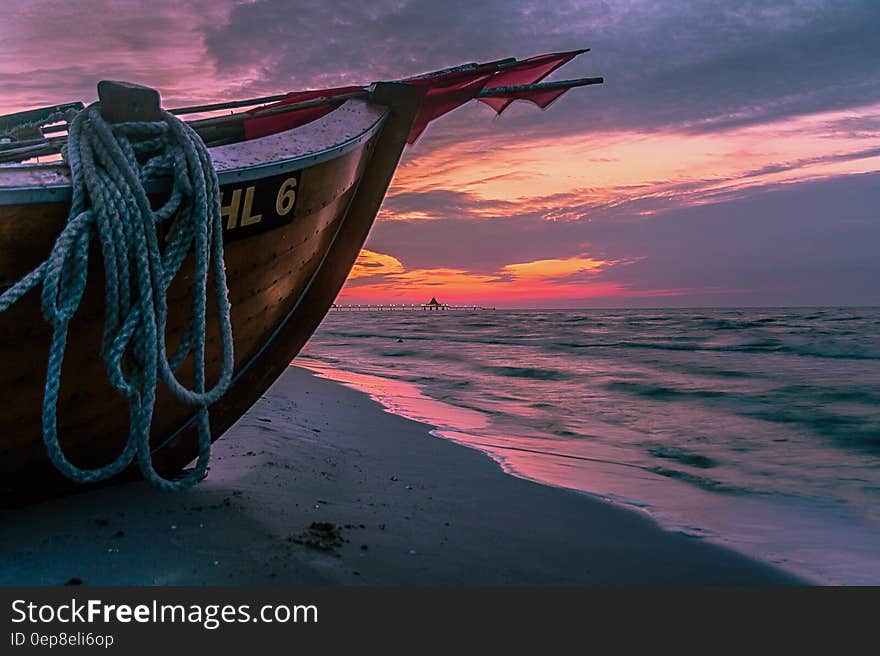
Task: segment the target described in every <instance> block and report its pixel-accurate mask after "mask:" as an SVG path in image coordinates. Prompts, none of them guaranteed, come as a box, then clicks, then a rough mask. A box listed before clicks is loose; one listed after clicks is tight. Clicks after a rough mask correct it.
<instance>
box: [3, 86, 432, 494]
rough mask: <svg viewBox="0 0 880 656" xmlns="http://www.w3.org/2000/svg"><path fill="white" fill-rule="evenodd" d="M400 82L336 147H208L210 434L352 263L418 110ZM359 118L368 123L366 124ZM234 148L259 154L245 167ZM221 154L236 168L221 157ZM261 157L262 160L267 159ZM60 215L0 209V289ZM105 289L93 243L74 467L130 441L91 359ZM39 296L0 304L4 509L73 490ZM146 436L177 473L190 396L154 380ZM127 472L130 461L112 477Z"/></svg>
mask: <svg viewBox="0 0 880 656" xmlns="http://www.w3.org/2000/svg"><path fill="white" fill-rule="evenodd" d="M404 87H405V85H393V84H391V85H381V86H380V87H379V88H377V89H376V91H375V93H374V96H373V98H372V108H371V110H372V114H370V113H369V112H367V113H365V112H364V111H361V114H363V116H361V120H362V122H364V121H365V123H364V125H361V126H360V128H363V129H361V130H360V131H358V130H354V132H355V134H354V135H352V134H350V132H352V130H351V126H348V132H345V130H342V132H343V133H344V134H342V135H341V137H340V138H339V139H338V141H340V143H337V144H336V145H334V147H333V148H324V149H322V150H321V149H319V150H315V151H311V152H309V151H308V149H307V147H308V144H306V145H305V146H303V145H302V144H300V146H299V147H300V149H301V150H302V149H303V148H304V147H305V148H306V150H307V154H306V155H304V156H300V157H297V158H294V159H290V160H288V161H286V162H285V160H284V158H283V157H282V158H280V159H278V158H276V160H271V159H269V160H266V159H260V158H261V157H264V156H265V153H263V155H261V154H260V152H259V151H260V150H261V148H262V149H263V150H267V149H268V150H269V151H272V149H273V147H275V146H273V144H275V145H277V142H278V140H277V139H276V140H274V141H270V142H267V144H256V147H254V146H255V145H254V144H251V147H250V148H249V149H247V150H244V149H243V148H240V149H239V150H238V151H235V150H234V149H233V151H231V153H230V152H227V153H218V158H217V160H219V161H220V165H219V166H218V170H219V167H220V166H227V168H226V169H225V170H224V171H223V172H222V173H221V174H220V182H221V206H222V208H223V219H224V224H225V234H224V242H225V244H224V250H225V256H224V257H225V262H226V271H227V282H228V287H229V298H230V303H231V315H232V326H233V335H234V346H235V349H234V350H235V376H234V380H233V384H232V385H231V387H230V389H229V391H228V392H227V393H226V394H225V395H224V396H223V398H221V399H220V400H219V401H218V402H217V403H216V404H215V405H213V406H212V407H211V428H212V435H213V437H214V438H216V437H218V436H219V435H221V434H222V433H223V432H224V431H225V430H226V429H227V428H228V427H229V426H231V425H232V423H234V422H235V421H236V420H237V419H238V418H239V417H240V416H241V415H242V414H243V413H244V412H245V411H246V410H247V409H248V408H249V407H250V406H251V405H252V404H253V403H254V402H255V401H256V400H257V399H258V398H259V397H260V396H261V395H262V394H263V393H264V392H265V390H266V389H267V388H268V387H269V386H270V385H271V384H272V382H274V381H275V380H276V379H277V377H278V376H279V375H280V374H281V373H282V372H283V371H284V369H285V368H286V367H287V366H288V365H289V363H290V361H291V360H292V359H293V358H294V356H295V355H296V354H297V353H298V352H299V350H300V349H301V348H302V346H303V345H304V344H305V342H306V341H307V340H308V338H309V337H310V336H311V334H312V333H313V332H314V330H315V329H316V328H317V326H318V324H319V323H320V321H321V319H322V318H323V317H324V315H325V314H326V312H327V310H328V309H329V307H330V305H331V304H332V302H333V300H334V298H335V296H336V294H337V293H338V291H339V289H340V287H341V286H342V284H343V282H344V281H345V278H346V277H347V275H348V273H349V271H350V270H351V267H352V265H353V263H354V260H355V258H356V256H357V253H358V251H359V250H360V248H361V246H362V245H363V242H364V240H365V239H366V236H367V234H368V232H369V229H370V226H371V224H372V222H373V219H374V218H375V215H376V212H377V211H378V209H379V205H380V204H381V201H382V198H383V197H384V194H385V190H386V189H387V187H388V184H389V183H390V180H391V176H392V175H393V172H394V169H395V168H396V165H397V162H398V161H399V157H400V153H401V151H402V148H403V144H404V141H405V137H406V133H407V131H408V129H409V125H411V123H412V118H413V116H414V113H415V111H416V109H417V106H418V98H416V97H415V96H414V94H413V93H412V92H410V91H409V90H408V87H407V88H404ZM376 108H378V110H377V109H376ZM361 110H363V108H361ZM343 114H344V113H343ZM370 116H372V119H370ZM331 120H332V119H331ZM336 120H339V119H336ZM370 120H373V122H372V123H371V124H369V125H367V123H369V121H370ZM317 127H320V126H317ZM313 130H314V129H313ZM305 132H306V136H305V137H303V138H306V140H307V141H308V135H309V134H310V133H309V132H308V131H305ZM315 138H317V137H315ZM323 138H325V139H326V135H324V136H323ZM324 145H326V144H324ZM318 146H320V144H318ZM243 153H244V154H246V155H247V154H249V155H250V156H252V158H254V159H255V161H256V162H257V164H253V162H252V163H250V164H249V163H248V162H247V158H246V157H242V156H241V155H242V154H243ZM230 159H231V160H233V164H235V163H242V162H243V163H244V165H242V166H237V167H236V166H229V160H230ZM217 160H215V161H217ZM224 160H225V164H224ZM267 161H269V162H272V164H271V166H268V165H265V164H266V162H267ZM58 193H62V192H58ZM67 212H68V204H67V203H66V202H64V201H56V202H48V203H33V202H31V203H23V204H6V205H3V206H0V290H2V289H3V288H4V287H5V286H7V285H9V284H11V283H12V282H14V281H16V280H18V279H19V278H20V277H21V276H22V275H24V274H25V273H27V272H28V271H29V270H31V269H32V268H33V267H34V266H36V265H38V264H39V263H40V262H41V261H42V260H43V259H44V258H45V257H46V254H47V253H48V252H49V249H50V248H51V245H52V243H53V242H54V238H55V236H56V235H57V234H58V231H59V230H60V228H61V226H63V224H64V221H65V220H66V218H67ZM95 248H97V247H95ZM189 271H190V267H189V264H188V263H187V264H185V265H184V268H183V269H182V270H181V273H180V274H179V275H178V278H177V279H176V280H175V282H174V283H173V284H172V286H171V288H170V289H169V292H168V301H169V318H168V326H169V327H168V336H169V340H168V341H169V345H170V346H169V347H170V348H173V345H175V344H176V342H177V339H178V338H179V335H180V334H181V333H182V330H183V327H184V322H185V321H186V319H187V317H188V314H189V302H188V299H189V295H190V294H189V292H190V280H191V275H190V273H189ZM103 293H104V291H103V271H102V266H101V258H100V254H99V253H98V252H97V250H95V251H94V252H93V255H92V257H90V269H89V284H88V287H87V291H86V294H85V296H84V298H83V301H82V304H81V306H80V309H79V311H78V313H77V316H76V318H75V319H74V321H73V322H72V323H71V326H70V336H69V341H68V348H67V352H66V355H65V362H64V369H63V372H62V384H61V393H60V397H59V403H58V418H59V420H58V421H59V425H58V433H59V439H60V441H61V445H62V447H63V449H64V451H65V453H66V454H67V455H68V457H69V458H70V460H71V461H72V462H74V463H75V464H76V465H78V466H80V467H96V466H100V465H103V464H105V463H107V462H109V461H111V460H112V459H113V458H115V457H116V456H117V455H118V453H119V452H120V451H121V449H122V448H123V445H124V443H125V441H126V440H127V439H128V425H129V418H128V404H127V401H126V400H125V399H124V398H123V397H121V396H120V395H119V394H118V393H117V392H115V391H114V390H113V389H112V387H111V386H110V384H109V382H108V381H107V375H106V372H105V369H104V363H103V360H102V358H101V356H100V348H101V344H100V342H101V334H102V328H103V305H104V300H103ZM39 300H40V299H39V292H38V291H32V292H30V293H29V294H28V295H27V296H25V297H24V298H23V299H21V300H20V301H19V302H18V303H17V304H16V305H14V306H13V307H11V308H10V309H9V310H7V311H6V312H5V313H0V362H2V363H3V367H2V368H0V390H2V392H3V402H2V404H0V425H2V426H3V427H4V431H3V435H2V436H0V480H2V490H0V503H5V504H6V505H14V504H17V503H20V502H21V501H22V500H27V499H31V498H37V497H44V496H47V495H52V494H57V493H61V492H64V491H68V490H71V489H73V488H74V487H75V484H73V483H72V482H70V481H67V480H66V479H64V478H63V477H62V476H61V475H60V474H59V473H58V472H57V471H56V470H55V469H54V468H53V466H52V465H51V463H50V462H49V460H48V457H47V455H46V449H45V446H44V444H43V441H42V432H41V412H42V396H43V386H44V381H45V377H46V362H47V357H48V346H49V342H50V328H49V326H48V325H47V324H46V323H45V322H44V321H43V319H42V317H41V312H40V302H39ZM208 316H209V324H208V330H207V338H208V346H207V348H208V357H207V361H208V371H209V382H210V381H211V380H213V379H216V375H217V373H218V372H219V368H220V359H221V352H220V344H219V335H218V332H217V327H216V322H215V321H212V320H211V319H213V317H214V316H216V315H215V314H214V307H213V305H212V304H211V302H209V308H208ZM188 365H189V363H188V362H185V363H184V364H183V365H182V367H181V373H182V375H181V379H182V380H189V379H190V378H189V376H188V372H187V367H188ZM151 444H152V447H153V456H154V463H155V465H156V468H157V470H158V471H159V472H160V473H161V474H163V475H165V476H173V475H174V474H175V473H177V472H179V471H180V470H181V469H182V468H184V467H185V466H186V465H187V463H189V462H191V461H192V460H193V458H194V457H195V455H196V454H197V440H196V434H195V430H194V410H193V408H192V406H187V405H185V404H183V403H181V402H180V401H178V400H177V399H176V398H175V397H173V395H171V394H170V393H169V392H168V391H167V390H165V389H164V388H163V387H161V386H160V389H159V393H158V397H157V404H156V410H155V413H154V420H153V430H152V434H151ZM136 475H137V472H136V470H135V468H134V467H132V468H130V469H129V470H128V471H127V472H126V473H125V474H124V475H122V476H120V477H119V480H124V479H126V478H132V477H134V476H136ZM79 487H82V486H79Z"/></svg>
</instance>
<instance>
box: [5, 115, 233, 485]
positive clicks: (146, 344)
mask: <svg viewBox="0 0 880 656" xmlns="http://www.w3.org/2000/svg"><path fill="white" fill-rule="evenodd" d="M63 156H64V158H65V160H66V161H67V163H68V165H69V166H70V171H71V183H72V188H73V197H72V201H71V206H70V214H69V217H68V220H67V223H66V225H65V226H64V228H63V230H62V231H61V233H60V234H59V236H58V238H57V239H56V241H55V244H54V246H53V248H52V250H51V252H50V254H49V256H48V258H47V259H46V260H45V261H44V262H43V263H42V264H41V265H39V266H38V267H37V268H36V269H34V270H33V271H31V272H30V273H29V274H27V275H26V276H25V277H24V278H22V279H21V280H20V281H19V282H17V283H16V284H15V285H13V286H12V287H10V288H9V289H7V290H6V292H4V293H3V294H2V295H0V312H3V311H4V310H6V309H7V308H8V307H9V306H10V305H12V304H13V303H15V302H16V301H17V300H18V299H20V298H21V297H22V296H23V295H24V294H25V293H27V292H28V291H29V290H31V289H33V288H34V287H37V286H38V285H42V290H41V291H42V298H41V301H42V313H43V317H44V318H45V320H46V321H47V322H49V324H50V325H51V326H52V341H51V345H50V348H49V362H48V369H47V375H46V386H45V393H44V396H43V426H42V428H43V440H44V442H45V445H46V449H47V451H48V454H49V458H50V459H51V461H52V463H53V464H54V465H55V466H56V467H57V468H58V469H59V471H61V472H62V473H63V474H64V475H65V476H67V477H68V478H70V479H73V480H74V481H77V482H85V483H88V482H96V481H101V480H105V479H108V478H110V477H112V476H115V475H116V474H118V473H120V472H121V471H122V470H124V469H125V468H126V467H128V466H129V465H130V464H131V463H132V462H133V461H135V460H137V462H138V465H139V467H140V470H141V472H142V473H143V475H144V477H145V478H147V480H149V481H150V482H151V483H152V484H153V485H155V486H157V487H159V488H161V489H164V490H179V489H183V488H185V487H188V486H190V485H192V484H193V483H195V482H196V481H198V480H200V479H201V478H202V477H203V476H204V474H205V472H206V471H207V467H208V461H209V459H210V450H211V431H210V423H209V415H208V406H210V405H211V404H212V403H214V402H215V401H217V400H218V399H219V398H220V397H221V396H222V395H223V394H224V393H225V392H226V390H227V389H228V387H229V384H230V381H231V379H232V369H233V350H232V349H233V344H232V325H231V321H230V308H229V300H228V289H227V285H226V273H225V267H224V261H223V223H222V219H221V215H220V200H219V198H220V195H219V185H218V181H217V174H216V171H215V170H214V166H213V163H212V162H211V156H210V154H209V152H208V149H207V147H206V146H205V144H204V142H203V141H202V140H201V138H200V137H199V136H198V135H197V134H196V133H195V132H194V131H193V130H192V128H190V127H189V126H188V125H187V124H186V123H184V122H182V121H181V120H180V119H178V118H176V117H174V116H172V115H171V114H169V113H168V112H165V111H164V110H159V120H153V121H134V122H125V123H110V122H108V121H106V120H105V119H104V117H103V116H102V114H101V104H100V103H99V102H98V103H94V104H92V105H90V106H88V107H86V108H85V109H84V110H83V111H81V112H80V113H79V114H77V116H76V117H75V118H74V119H73V121H72V122H71V125H70V130H69V135H68V142H67V147H66V148H65V150H64V152H63ZM154 180H167V181H168V182H169V188H170V192H169V193H168V195H167V197H166V199H165V200H164V202H163V203H162V204H161V205H160V206H158V207H156V208H154V207H152V206H151V202H150V199H149V197H148V195H147V191H146V188H145V187H146V185H147V183H148V182H149V181H154ZM163 233H164V238H161V237H160V235H161V234H163ZM93 238H97V241H98V243H99V245H100V251H101V256H102V258H103V265H104V267H103V268H104V275H105V280H104V305H105V307H104V313H105V316H104V330H103V335H102V341H101V356H102V357H103V359H104V364H105V368H106V371H107V375H108V377H109V380H110V383H111V384H112V386H113V387H114V388H115V389H116V390H117V391H118V392H119V393H120V394H122V395H123V396H125V397H126V398H127V399H128V402H129V413H130V427H129V436H128V440H127V442H126V444H125V447H124V448H123V450H122V452H121V453H120V454H119V456H118V457H117V458H116V459H115V460H113V461H112V462H110V463H109V464H106V465H104V466H101V467H98V468H96V469H82V468H80V467H77V466H76V465H74V464H73V463H72V462H71V461H70V460H69V459H68V458H67V456H66V455H65V453H64V451H63V450H62V448H61V446H60V444H59V439H58V418H57V406H58V396H59V391H60V387H61V373H62V364H63V361H64V352H65V349H66V346H67V338H68V331H69V326H70V322H71V321H72V319H73V317H74V315H75V313H76V311H77V309H78V308H79V305H80V302H81V300H82V297H83V294H84V292H85V288H86V281H87V277H88V262H89V245H90V243H91V242H92V240H93ZM189 255H191V256H192V257H191V260H192V268H193V276H192V288H191V295H190V307H189V316H188V319H187V320H186V322H185V327H184V329H183V333H182V335H181V338H180V341H179V343H178V344H177V346H176V348H175V349H174V351H173V352H172V353H170V354H169V351H168V344H167V327H168V296H167V294H168V288H169V287H170V285H171V283H172V281H173V280H174V279H175V276H176V275H177V274H178V272H179V271H180V270H181V267H182V266H183V264H184V261H185V260H186V259H187V256H189ZM209 278H212V279H213V281H212V282H213V284H212V286H213V293H214V297H215V301H216V303H215V304H216V308H217V316H216V318H215V320H216V322H217V326H218V329H219V330H218V332H219V337H220V350H221V353H222V364H221V367H220V374H219V377H218V379H217V381H216V382H215V383H214V385H213V386H212V387H210V388H209V387H208V386H207V380H206V346H207V339H206V331H207V322H208V317H207V300H208V294H209V290H208V286H209V284H208V283H209ZM187 360H188V361H189V362H190V363H191V370H192V382H191V383H190V384H187V383H185V382H183V381H181V380H180V378H179V377H178V374H177V370H178V369H179V368H180V366H181V365H182V364H183V363H184V361H187ZM160 382H161V383H162V384H164V385H165V386H166V387H167V388H168V389H169V390H170V391H171V392H172V393H173V394H174V396H176V397H177V398H178V399H180V400H182V401H184V402H186V403H187V404H190V405H193V406H195V407H196V408H197V413H198V414H197V423H198V435H199V455H198V460H197V464H196V466H195V467H194V468H193V469H192V470H191V471H190V472H188V473H187V475H186V476H184V477H182V478H179V479H176V480H170V479H166V478H163V477H162V476H161V475H159V473H158V472H157V471H156V470H155V468H154V467H153V460H152V453H151V450H150V428H151V425H152V419H153V411H154V407H155V403H156V390H157V386H158V384H159V383H160Z"/></svg>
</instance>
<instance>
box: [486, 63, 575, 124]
mask: <svg viewBox="0 0 880 656" xmlns="http://www.w3.org/2000/svg"><path fill="white" fill-rule="evenodd" d="M584 52H587V49H584V50H571V51H569V52H556V53H551V54H549V55H538V56H537V57H531V58H529V59H524V60H522V61H521V62H518V63H517V64H515V65H513V66H511V67H510V68H507V69H504V70H501V71H499V72H498V73H497V74H496V75H495V76H494V77H493V78H492V79H491V80H490V81H489V82H488V83H487V84H486V86H485V90H486V91H489V90H490V89H496V88H498V87H511V86H522V85H525V84H536V83H537V82H540V81H541V80H543V79H544V78H545V77H547V76H548V75H550V73H552V72H553V71H555V70H556V69H557V68H559V67H560V66H562V65H564V64H567V63H568V62H570V61H571V60H572V59H574V58H575V57H577V56H578V55H580V54H581V53H584ZM566 91H567V89H562V90H559V89H553V90H552V91H551V90H548V91H538V92H529V93H528V94H515V95H507V94H505V95H504V96H503V97H501V96H499V97H495V98H480V99H479V100H480V102H483V103H486V104H487V105H489V107H491V108H492V109H494V110H495V111H496V112H497V113H498V114H500V113H501V112H503V111H504V110H505V109H507V108H508V107H509V106H510V104H511V103H512V102H513V101H514V100H530V101H531V102H533V103H535V104H536V105H538V106H539V107H540V108H541V109H544V108H546V107H547V106H548V105H549V104H550V103H552V102H553V101H554V100H556V99H557V98H558V97H559V96H561V95H562V94H563V93H565V92H566ZM542 103H543V104H542Z"/></svg>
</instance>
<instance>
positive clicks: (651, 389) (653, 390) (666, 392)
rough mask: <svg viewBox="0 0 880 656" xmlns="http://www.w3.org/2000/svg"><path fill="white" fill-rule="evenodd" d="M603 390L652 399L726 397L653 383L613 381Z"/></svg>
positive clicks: (698, 390)
mask: <svg viewBox="0 0 880 656" xmlns="http://www.w3.org/2000/svg"><path fill="white" fill-rule="evenodd" d="M604 387H605V389H607V390H611V391H615V392H627V393H629V394H635V395H637V396H644V397H648V398H652V399H671V398H685V397H691V398H697V399H714V398H719V397H723V396H727V393H726V392H720V391H717V390H709V389H679V388H674V387H668V386H666V385H657V384H654V383H636V382H629V381H613V382H610V383H606V384H605V385H604Z"/></svg>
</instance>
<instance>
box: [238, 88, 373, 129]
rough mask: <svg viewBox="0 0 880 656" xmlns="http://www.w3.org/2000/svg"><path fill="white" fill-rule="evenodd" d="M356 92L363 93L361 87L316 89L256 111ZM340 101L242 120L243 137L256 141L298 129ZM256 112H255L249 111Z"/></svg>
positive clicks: (330, 110)
mask: <svg viewBox="0 0 880 656" xmlns="http://www.w3.org/2000/svg"><path fill="white" fill-rule="evenodd" d="M356 91H363V87H337V88H335V89H317V90H313V91H296V92H294V93H289V94H287V97H285V98H284V100H279V101H278V102H276V103H272V104H271V105H264V106H262V107H259V108H258V109H268V108H270V107H282V106H284V105H292V104H294V103H299V102H305V101H306V100H314V99H316V98H334V97H336V96H342V95H345V94H348V93H354V92H356ZM342 102H343V101H342V100H340V101H338V102H331V103H327V104H326V105H320V106H318V107H306V108H304V109H296V110H293V111H291V112H285V113H283V114H275V115H273V116H263V117H253V118H246V119H245V120H244V136H245V139H257V138H258V137H265V136H267V135H270V134H277V133H278V132H283V131H285V130H292V129H293V128H298V127H299V126H301V125H305V124H306V123H311V122H312V121H315V120H317V119H319V118H321V117H322V116H324V115H326V114H329V113H330V112H332V111H333V110H334V109H336V108H337V107H339V105H341V104H342ZM251 111H257V110H251Z"/></svg>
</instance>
